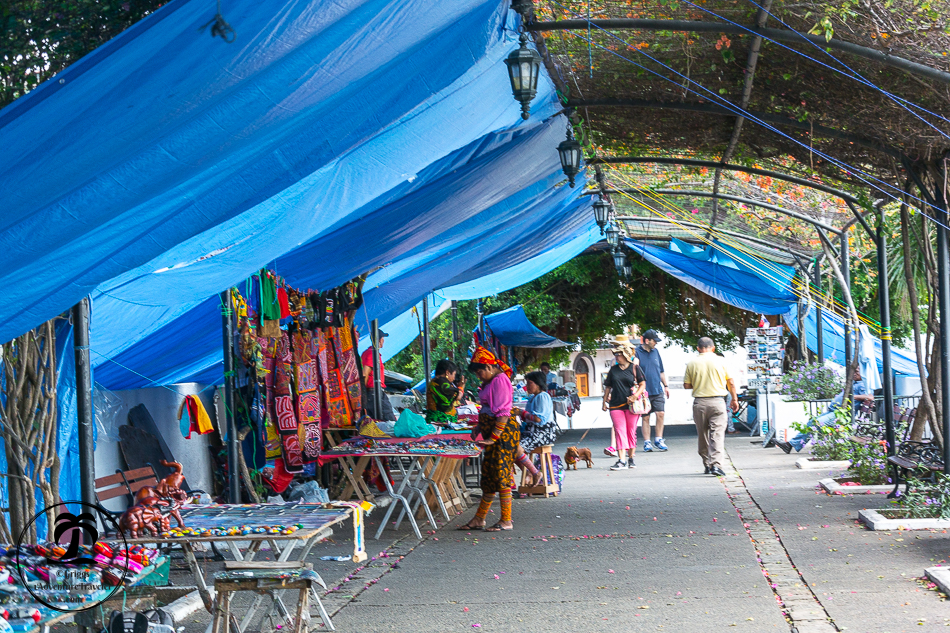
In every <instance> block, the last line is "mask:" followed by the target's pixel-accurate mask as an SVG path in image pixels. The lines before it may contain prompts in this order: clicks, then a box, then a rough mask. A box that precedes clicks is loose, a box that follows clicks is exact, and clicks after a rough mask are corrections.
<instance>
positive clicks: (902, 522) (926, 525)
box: [858, 510, 950, 531]
mask: <svg viewBox="0 0 950 633" xmlns="http://www.w3.org/2000/svg"><path fill="white" fill-rule="evenodd" d="M858 518H859V519H860V520H861V522H862V523H864V524H865V525H866V526H868V527H869V528H870V529H871V530H874V531H882V530H932V529H937V530H941V529H943V530H945V529H947V528H950V519H888V518H887V517H886V516H884V515H883V514H881V513H880V512H878V511H877V510H861V511H860V512H858Z"/></svg>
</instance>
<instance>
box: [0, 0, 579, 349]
mask: <svg viewBox="0 0 950 633" xmlns="http://www.w3.org/2000/svg"><path fill="white" fill-rule="evenodd" d="M508 5H509V3H507V2H505V1H504V0H459V1H458V2H449V3H446V2H441V1H440V0H398V1H397V0H390V1H384V0H367V1H357V0H341V1H340V2H335V3H332V5H327V4H325V3H314V2H290V1H286V2H266V3H261V2H258V1H257V0H233V1H230V2H228V4H227V7H225V9H224V13H225V18H226V19H227V20H228V22H229V23H230V24H231V26H232V27H234V29H235V31H236V32H237V34H238V37H237V40H236V41H235V42H234V43H233V44H228V43H225V42H224V41H223V40H222V39H221V38H216V37H211V36H210V35H209V33H208V31H207V30H204V31H202V30H201V29H200V27H201V26H202V25H204V24H206V23H207V22H208V20H209V19H211V18H212V17H213V14H214V8H213V6H209V5H208V4H207V2H205V1H204V0H175V1H172V2H169V3H168V4H167V5H165V6H163V7H162V8H160V9H159V10H157V11H156V12H155V13H154V14H152V15H150V16H148V17H146V18H145V19H143V20H142V21H141V22H140V23H138V24H136V25H135V26H133V27H132V28H130V29H129V30H127V31H126V32H124V33H122V34H121V35H119V36H118V37H117V38H115V39H114V40H112V41H110V42H109V43H107V44H105V45H103V46H102V47H100V48H99V49H97V50H96V51H94V52H93V53H91V54H90V55H87V56H86V57H84V58H83V59H81V60H79V61H77V62H76V63H74V64H73V65H71V66H70V67H69V68H67V69H66V70H64V71H63V72H61V73H59V74H58V75H57V76H56V77H55V78H54V79H53V80H50V81H48V82H46V83H45V84H43V85H42V86H40V87H39V88H37V89H36V90H34V91H32V92H31V93H29V94H27V95H25V96H24V97H22V98H21V99H18V100H17V101H16V102H14V103H13V104H11V105H10V106H8V107H7V108H5V109H4V110H3V111H2V112H0V147H3V148H4V151H3V152H2V153H0V208H2V209H3V210H4V212H3V214H2V216H0V245H2V249H0V262H2V263H3V267H2V272H0V275H2V278H3V280H4V281H5V282H6V288H7V289H8V294H7V301H6V302H5V303H4V306H5V307H0V340H4V341H5V340H9V339H10V338H12V337H14V336H16V335H19V334H21V333H23V332H24V331H27V330H28V329H30V328H32V327H34V326H36V325H37V324H39V323H41V322H43V321H44V320H47V319H49V318H50V317H52V316H54V315H56V314H59V313H61V312H62V311H64V310H65V309H67V308H68V307H70V306H71V305H73V304H75V303H76V302H77V301H78V300H79V299H80V298H82V297H83V296H85V295H87V294H90V293H93V294H94V295H95V300H96V302H97V303H99V304H100V305H98V306H96V308H95V309H96V311H97V317H96V322H95V324H94V328H95V331H94V336H95V337H96V340H97V342H98V347H99V348H100V352H101V353H105V354H106V355H107V356H113V355H114V354H116V353H118V352H119V351H120V348H121V347H122V346H127V345H129V344H130V343H134V342H136V341H137V340H141V339H142V338H145V337H147V336H149V335H150V334H152V332H154V331H155V330H157V329H158V328H159V327H161V326H163V325H165V324H167V323H168V322H170V321H171V320H174V319H176V318H179V317H181V316H182V315H184V314H185V313H186V312H188V311H190V310H192V309H194V308H196V307H198V306H199V305H200V304H201V303H202V302H203V301H205V300H206V299H207V298H208V297H210V296H212V295H213V294H215V293H217V292H220V291H221V290H223V289H224V288H226V287H228V286H229V285H232V284H235V283H237V282H239V281H240V280H241V279H244V278H246V277H247V276H248V275H249V274H250V273H251V272H253V271H254V270H256V269H258V268H261V267H263V266H265V265H267V264H269V263H272V262H273V261H274V260H275V258H276V257H279V256H281V255H284V254H286V253H290V252H291V251H293V250H294V249H297V248H298V247H300V246H303V245H305V244H308V243H310V242H312V241H314V240H318V239H320V238H321V237H323V238H326V237H327V236H329V235H331V234H334V232H336V238H337V239H343V238H352V237H353V235H352V233H351V234H348V235H344V234H340V233H339V232H340V231H343V230H344V229H345V228H346V227H347V226H348V225H350V224H352V223H353V222H355V221H358V220H362V221H364V222H366V223H371V222H373V220H374V218H373V214H374V213H377V212H378V211H379V210H380V209H383V208H385V207H390V206H393V205H399V204H400V200H402V199H403V198H405V197H406V196H407V195H408V194H410V193H417V194H418V193H423V192H424V191H425V190H426V188H427V187H429V186H430V185H431V183H432V181H433V179H436V178H440V177H441V178H443V179H451V178H453V174H452V170H454V169H456V168H457V167H458V166H459V164H460V163H462V162H469V161H468V159H467V157H466V156H465V154H466V153H468V154H469V155H470V156H471V157H472V158H473V160H474V157H475V155H476V154H479V155H480V156H481V157H482V159H483V160H486V161H490V159H489V158H487V155H488V154H490V153H491V152H492V151H493V150H494V151H498V150H499V148H500V147H501V146H502V145H506V144H510V143H512V142H514V143H515V144H524V143H529V142H530V141H529V137H530V136H531V134H530V132H531V131H532V130H533V129H536V128H538V127H539V126H541V125H542V124H543V123H544V121H545V119H546V118H549V117H551V116H552V115H553V114H554V113H555V112H557V111H558V109H559V108H558V106H557V103H556V100H555V99H554V98H553V87H552V85H551V83H550V81H549V80H548V79H547V78H546V77H545V78H543V79H542V81H541V84H540V85H539V95H538V97H537V98H536V100H535V102H534V103H533V106H534V108H533V109H534V112H533V113H532V114H533V116H532V118H531V119H530V120H529V121H526V122H522V121H521V119H520V116H519V106H518V104H517V103H516V102H515V101H514V99H512V97H511V91H510V87H509V86H508V82H507V79H506V73H505V67H504V64H503V59H504V57H505V56H506V55H507V54H508V53H509V52H510V51H511V50H512V49H514V48H516V47H517V41H516V29H517V23H516V15H515V14H514V13H513V12H510V11H509V10H508ZM561 121H562V123H561V124H560V125H559V126H558V127H560V128H561V130H562V131H561V134H562V135H563V125H564V124H563V119H562V120H561ZM556 145H557V144H556V143H555V144H554V146H549V147H548V148H547V153H549V154H552V155H554V157H555V160H554V161H553V163H555V164H556V162H557V161H556V152H554V150H553V149H551V147H556ZM523 165H531V167H532V168H533V169H529V170H527V171H528V173H526V174H524V176H522V173H521V169H511V170H509V171H508V172H507V173H506V177H505V178H504V179H501V180H498V179H496V180H494V181H492V182H493V183H494V184H495V185H496V186H497V188H498V191H497V192H496V195H495V196H494V199H493V200H491V202H493V203H498V204H505V203H506V201H507V200H509V199H510V198H511V196H512V195H513V194H514V193H515V192H514V191H513V189H515V188H519V189H523V188H526V187H529V186H541V185H540V182H539V181H540V180H542V179H544V175H543V174H553V172H552V171H551V169H550V168H551V167H552V166H553V165H552V161H551V160H546V161H539V163H538V164H533V163H521V165H520V166H523ZM520 166H519V167H520ZM470 177H471V175H470V174H469V178H470ZM496 178H497V174H496ZM471 185H472V183H471V182H461V181H460V182H458V184H457V189H456V190H458V189H461V188H463V187H466V186H471ZM506 188H507V189H506ZM442 193H443V195H445V194H446V193H447V192H446V191H443V192H442ZM549 195H553V194H549ZM562 197H563V198H566V197H568V196H562ZM526 198H527V196H526ZM552 203H555V204H556V202H552ZM521 204H522V205H523V206H522V211H524V212H526V213H527V212H534V213H537V212H538V209H536V208H532V205H530V204H527V200H522V201H521ZM443 206H445V207H446V208H444V209H442V214H443V215H451V213H449V208H451V212H452V213H455V212H456V211H458V210H459V209H463V208H464V207H462V206H453V205H451V196H446V197H445V198H444V199H443ZM488 206H489V205H485V204H483V205H482V206H481V207H480V208H478V209H477V210H476V211H473V212H470V214H469V215H470V218H471V217H472V216H474V215H476V214H477V212H479V211H484V210H486V209H487V207H488ZM427 210H429V209H426V208H421V207H418V206H415V205H413V206H404V207H403V208H402V209H401V216H400V220H401V221H400V222H399V223H397V224H395V225H392V224H388V225H387V224H379V222H380V221H382V220H383V219H384V218H379V217H376V218H375V222H376V223H375V224H373V228H374V229H375V231H376V233H377V234H380V233H384V232H390V230H391V229H392V230H394V232H396V231H398V229H399V227H401V226H404V225H407V220H410V219H412V218H418V220H419V221H426V220H428V221H429V222H430V223H431V222H432V221H433V218H435V219H436V220H438V217H437V214H429V215H427V216H425V217H420V216H422V212H423V211H427ZM545 211H546V209H545ZM410 224H411V223H410ZM414 228H415V227H411V226H407V228H406V231H410V230H413V229H414ZM431 228H433V229H434V230H433V231H431V232H430V233H428V236H429V237H428V239H430V240H431V239H434V238H435V236H437V235H438V234H439V230H440V228H441V229H442V230H443V231H444V230H445V228H447V227H446V226H445V223H444V222H443V225H442V227H439V226H438V225H437V224H436V225H433V226H432V227H431ZM351 231H352V229H351ZM358 236H359V238H360V241H359V244H353V243H342V242H334V243H332V245H331V247H329V248H327V247H326V244H324V245H323V248H321V249H319V251H318V252H317V253H316V258H313V257H314V253H313V252H312V251H311V253H310V256H311V259H310V261H309V262H308V267H309V268H310V269H311V270H314V271H315V270H318V269H321V270H324V271H326V272H327V274H326V275H324V276H323V279H324V280H325V283H324V284H322V285H321V286H320V287H321V288H325V287H327V285H328V284H332V283H334V281H339V280H340V279H341V278H343V277H344V276H346V275H350V276H352V275H351V274H350V270H349V269H348V268H347V267H345V266H340V267H337V266H328V265H326V264H327V263H330V262H333V258H334V257H336V256H338V255H341V254H350V253H352V254H353V256H354V257H353V258H356V257H363V261H364V262H365V267H362V266H361V268H360V270H359V272H360V273H362V272H365V271H366V270H371V269H372V267H374V266H376V265H383V264H386V263H389V262H390V261H392V260H391V257H392V253H389V252H387V251H386V250H385V249H379V250H378V251H377V249H376V248H374V247H375V243H374V239H373V238H375V237H376V236H375V235H367V234H366V233H365V230H364V231H363V232H362V233H359V234H358ZM420 244H421V241H420V242H417V243H416V244H415V246H419V245H420ZM372 256H375V258H374V257H372ZM387 257H388V258H389V259H387ZM370 260H374V261H370ZM278 272H279V273H283V271H281V270H279V269H278ZM333 273H338V274H333ZM24 280H29V282H28V283H24ZM431 289H432V288H431V287H430V288H429V289H428V290H431ZM110 302H112V303H110ZM194 316H197V315H194ZM121 321H125V326H124V327H123V326H122V325H121V323H120V322H121Z"/></svg>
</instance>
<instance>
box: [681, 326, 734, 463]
mask: <svg viewBox="0 0 950 633" xmlns="http://www.w3.org/2000/svg"><path fill="white" fill-rule="evenodd" d="M696 349H698V350H699V356H698V357H697V358H694V359H693V360H691V361H690V362H689V364H688V365H686V375H685V376H684V377H683V387H684V388H685V389H692V390H693V422H694V423H695V424H696V433H697V435H699V456H700V457H702V458H703V465H704V466H705V467H706V474H707V475H716V476H717V477H722V476H723V475H725V474H726V473H725V472H723V470H722V462H723V446H724V444H725V443H726V426H727V424H728V420H729V418H728V413H727V412H726V394H732V411H733V413H735V412H738V411H739V400H738V398H737V396H736V384H735V382H733V380H732V376H730V375H729V369H728V368H727V367H726V361H725V359H723V357H722V356H717V355H716V354H715V353H714V352H715V351H716V345H715V344H714V343H713V340H712V339H711V338H709V337H708V336H703V337H701V338H700V339H699V341H697V343H696Z"/></svg>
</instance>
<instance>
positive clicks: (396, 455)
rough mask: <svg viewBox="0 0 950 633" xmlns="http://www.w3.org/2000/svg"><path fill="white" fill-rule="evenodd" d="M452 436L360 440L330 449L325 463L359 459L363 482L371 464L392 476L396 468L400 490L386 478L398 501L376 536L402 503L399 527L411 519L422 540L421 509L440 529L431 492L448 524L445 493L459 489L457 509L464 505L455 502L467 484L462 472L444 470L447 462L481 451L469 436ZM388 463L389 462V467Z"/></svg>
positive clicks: (358, 470)
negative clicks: (389, 469) (429, 499)
mask: <svg viewBox="0 0 950 633" xmlns="http://www.w3.org/2000/svg"><path fill="white" fill-rule="evenodd" d="M451 435H453V434H447V435H446V436H442V435H430V436H426V437H421V438H391V439H385V438H370V437H356V438H352V439H350V440H347V441H345V442H342V443H340V444H339V445H337V446H336V447H334V448H332V449H330V450H328V451H327V452H326V453H325V456H324V458H323V459H326V460H330V459H346V458H351V459H352V458H357V461H356V464H355V468H354V471H353V473H352V475H353V477H354V478H356V479H357V480H361V479H362V477H363V472H364V470H365V469H366V467H367V466H368V465H369V463H370V460H372V461H373V463H375V465H376V467H377V468H378V469H379V471H380V473H386V472H387V468H386V464H387V463H388V464H392V465H393V466H395V468H396V469H397V471H398V474H399V476H400V479H399V483H398V484H397V486H396V487H394V485H393V483H392V482H391V481H390V478H389V477H388V476H385V475H384V476H382V477H380V479H382V481H383V484H384V485H385V487H386V491H387V492H388V493H389V495H390V496H391V497H392V499H393V502H392V503H391V504H390V505H389V508H387V510H386V514H385V516H384V517H383V519H382V521H381V522H380V525H379V529H378V530H377V531H376V538H377V539H378V538H379V537H380V536H381V535H382V533H383V530H384V529H385V528H386V525H387V523H388V521H389V518H390V517H391V516H392V513H393V511H394V510H395V509H396V507H397V505H398V506H399V508H400V511H399V516H398V517H397V518H396V522H395V526H394V527H395V529H398V528H399V525H400V524H401V523H402V520H403V518H408V520H409V523H410V525H411V526H412V529H413V531H414V532H415V534H416V536H417V537H418V538H420V539H421V538H422V533H421V532H420V530H419V525H418V523H417V522H416V518H415V513H416V511H417V510H418V509H420V508H421V509H422V510H423V511H424V512H425V514H426V517H427V519H428V521H429V524H430V525H432V526H433V527H436V522H435V517H434V515H433V514H432V509H431V508H430V503H428V502H427V494H430V493H431V496H432V498H434V500H435V502H436V504H437V505H438V507H439V509H440V510H441V511H442V514H443V516H445V519H446V521H448V520H451V517H450V516H449V513H448V510H447V508H446V503H445V501H446V498H445V491H446V490H448V489H452V488H453V486H454V489H455V490H456V491H457V492H456V493H455V494H454V495H453V496H452V497H450V499H452V502H451V504H452V505H456V504H457V503H458V502H457V501H455V500H456V499H458V498H460V497H462V495H463V490H461V489H459V488H464V483H461V481H460V478H458V477H457V476H456V475H455V473H456V472H457V469H456V468H452V469H448V468H445V467H442V466H440V465H441V463H442V461H443V460H457V461H458V462H460V461H461V460H464V459H468V458H470V457H476V456H477V455H478V454H479V452H480V451H479V449H478V446H477V445H476V444H475V443H474V442H472V441H471V439H470V437H469V435H468V434H467V433H466V434H454V435H455V437H451ZM389 458H393V459H389ZM383 460H386V463H384V461H383ZM436 475H438V478H436Z"/></svg>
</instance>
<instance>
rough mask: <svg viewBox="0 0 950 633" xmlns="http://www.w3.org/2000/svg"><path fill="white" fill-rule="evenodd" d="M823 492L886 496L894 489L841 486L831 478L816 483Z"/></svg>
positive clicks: (890, 487) (881, 486)
mask: <svg viewBox="0 0 950 633" xmlns="http://www.w3.org/2000/svg"><path fill="white" fill-rule="evenodd" d="M818 485H820V486H821V487H822V488H823V489H824V490H825V492H828V493H830V494H833V495H854V494H859V495H860V494H865V495H872V494H887V493H888V492H890V491H891V490H893V489H894V486H886V485H874V486H871V485H869V486H842V485H841V484H839V483H838V482H837V481H835V480H834V479H833V478H831V477H829V478H827V479H820V480H819V481H818Z"/></svg>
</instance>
